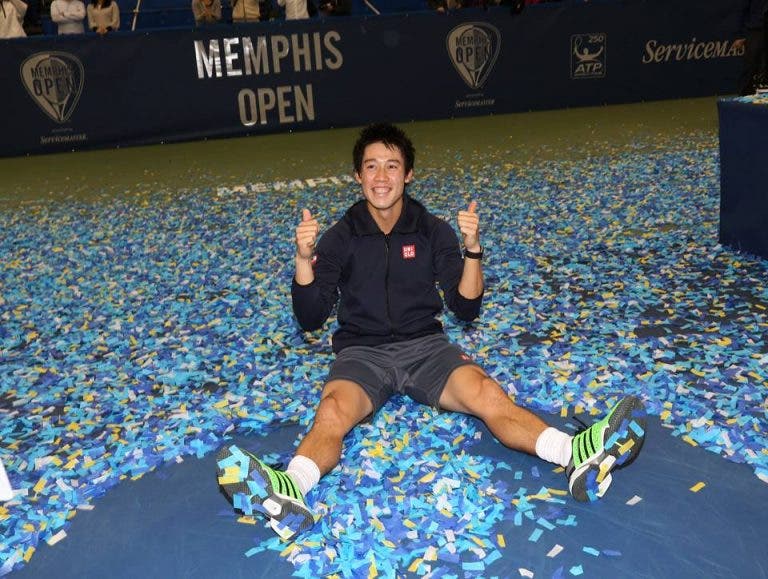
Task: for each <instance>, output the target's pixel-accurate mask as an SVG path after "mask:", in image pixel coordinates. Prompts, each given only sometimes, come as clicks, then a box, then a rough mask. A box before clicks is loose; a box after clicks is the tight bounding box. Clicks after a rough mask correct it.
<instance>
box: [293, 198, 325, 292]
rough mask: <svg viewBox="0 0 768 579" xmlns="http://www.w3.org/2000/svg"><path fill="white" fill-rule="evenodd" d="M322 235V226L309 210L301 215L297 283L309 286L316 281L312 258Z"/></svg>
mask: <svg viewBox="0 0 768 579" xmlns="http://www.w3.org/2000/svg"><path fill="white" fill-rule="evenodd" d="M319 233H320V224H319V223H318V222H317V219H315V218H314V217H312V214H311V213H310V212H309V210H308V209H304V210H303V211H302V214H301V223H300V224H299V226H298V227H297V228H296V283H298V284H299V285H309V284H311V283H312V282H313V281H315V272H314V270H313V269H312V256H313V254H314V251H315V243H317V235H318V234H319Z"/></svg>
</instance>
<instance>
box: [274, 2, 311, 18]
mask: <svg viewBox="0 0 768 579" xmlns="http://www.w3.org/2000/svg"><path fill="white" fill-rule="evenodd" d="M307 1H308V0H277V3H278V5H279V6H285V19H286V20H304V19H306V18H309V9H308V8H307ZM309 1H311V0H309Z"/></svg>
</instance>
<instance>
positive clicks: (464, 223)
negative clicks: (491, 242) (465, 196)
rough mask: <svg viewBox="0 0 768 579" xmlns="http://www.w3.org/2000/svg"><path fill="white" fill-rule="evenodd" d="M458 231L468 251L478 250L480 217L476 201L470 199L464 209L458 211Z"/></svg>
mask: <svg viewBox="0 0 768 579" xmlns="http://www.w3.org/2000/svg"><path fill="white" fill-rule="evenodd" d="M459 231H461V235H462V237H463V238H464V247H465V248H466V249H468V250H469V251H480V249H481V247H480V217H479V216H478V214H477V201H472V202H471V203H470V204H469V207H468V208H467V210H466V211H459Z"/></svg>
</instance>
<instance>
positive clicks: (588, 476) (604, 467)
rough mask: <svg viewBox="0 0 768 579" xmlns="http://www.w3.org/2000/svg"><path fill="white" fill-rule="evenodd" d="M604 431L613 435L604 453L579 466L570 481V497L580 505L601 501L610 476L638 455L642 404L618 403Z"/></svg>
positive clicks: (643, 418) (630, 398) (642, 425)
mask: <svg viewBox="0 0 768 579" xmlns="http://www.w3.org/2000/svg"><path fill="white" fill-rule="evenodd" d="M607 430H609V431H612V434H610V435H609V436H608V439H607V440H606V441H605V443H604V446H603V452H601V453H599V454H597V455H595V456H594V457H593V458H591V459H590V460H588V461H586V462H585V463H584V464H582V465H581V466H579V468H577V469H576V470H575V471H574V474H573V475H572V476H571V477H570V478H571V480H572V481H573V482H572V483H571V484H569V488H570V491H571V495H572V496H573V497H574V498H575V499H576V500H577V501H582V502H592V501H596V500H598V499H599V498H601V497H602V496H603V495H604V494H605V491H607V490H608V487H610V486H611V483H612V482H613V477H612V476H611V472H613V471H614V470H618V469H621V468H624V467H626V466H629V465H630V464H631V463H632V462H633V461H634V460H635V459H636V458H637V457H638V455H639V454H640V450H642V448H643V443H644V442H645V431H646V412H645V407H644V406H643V403H642V402H641V401H640V400H639V399H638V398H635V397H634V396H628V397H627V398H624V399H623V400H622V401H621V402H619V406H617V407H616V410H614V412H613V414H612V415H611V418H610V420H609V421H608V428H607Z"/></svg>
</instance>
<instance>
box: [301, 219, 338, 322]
mask: <svg viewBox="0 0 768 579" xmlns="http://www.w3.org/2000/svg"><path fill="white" fill-rule="evenodd" d="M319 233H320V226H319V224H318V222H317V220H316V219H315V218H314V217H312V214H311V213H310V212H309V211H308V210H306V209H304V210H303V211H302V220H301V223H300V224H299V226H298V227H297V228H296V257H295V261H296V273H295V275H294V278H293V283H292V284H291V299H292V304H293V313H294V315H295V316H296V320H297V321H298V322H299V325H300V326H301V327H302V328H303V329H304V330H307V331H311V330H317V329H319V328H320V327H322V325H323V324H324V323H325V320H327V319H328V316H329V315H331V311H332V310H333V306H334V305H335V304H336V301H337V299H338V282H339V276H340V275H341V264H340V263H339V262H338V258H337V257H336V253H337V250H336V248H337V245H338V244H335V243H334V242H333V241H329V240H328V239H326V238H327V237H328V236H324V237H323V239H322V240H321V241H320V243H319V247H318V248H317V252H318V253H317V261H316V262H315V257H316V256H315V246H316V244H317V243H318V235H319Z"/></svg>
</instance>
